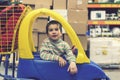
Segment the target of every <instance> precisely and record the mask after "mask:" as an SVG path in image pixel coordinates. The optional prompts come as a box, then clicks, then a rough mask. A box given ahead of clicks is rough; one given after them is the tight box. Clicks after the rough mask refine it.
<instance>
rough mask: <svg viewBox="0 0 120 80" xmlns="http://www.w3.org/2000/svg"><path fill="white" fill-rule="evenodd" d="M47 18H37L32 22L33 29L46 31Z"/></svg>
mask: <svg viewBox="0 0 120 80" xmlns="http://www.w3.org/2000/svg"><path fill="white" fill-rule="evenodd" d="M47 23H48V19H47V18H37V19H36V20H35V21H34V23H33V31H36V32H46V25H47Z"/></svg>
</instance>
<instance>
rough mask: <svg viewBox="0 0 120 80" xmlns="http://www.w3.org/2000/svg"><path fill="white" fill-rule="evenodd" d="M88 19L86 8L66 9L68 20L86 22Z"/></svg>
mask: <svg viewBox="0 0 120 80" xmlns="http://www.w3.org/2000/svg"><path fill="white" fill-rule="evenodd" d="M87 21H88V10H87V9H86V10H73V9H69V10H68V22H81V23H87Z"/></svg>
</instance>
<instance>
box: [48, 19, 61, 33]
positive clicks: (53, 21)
mask: <svg viewBox="0 0 120 80" xmlns="http://www.w3.org/2000/svg"><path fill="white" fill-rule="evenodd" d="M51 24H57V25H58V26H59V28H60V32H61V33H62V25H61V23H60V22H58V21H56V20H52V21H50V22H49V23H48V24H47V25H46V33H47V34H48V28H49V26H50V25H51Z"/></svg>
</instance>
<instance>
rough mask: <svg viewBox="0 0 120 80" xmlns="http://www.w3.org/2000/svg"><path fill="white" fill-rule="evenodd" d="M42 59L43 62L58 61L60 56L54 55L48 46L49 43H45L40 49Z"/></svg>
mask: <svg viewBox="0 0 120 80" xmlns="http://www.w3.org/2000/svg"><path fill="white" fill-rule="evenodd" d="M40 57H41V59H43V60H55V61H58V58H59V56H58V55H55V54H52V52H51V50H50V49H49V47H48V46H47V43H45V42H43V43H42V45H41V48H40Z"/></svg>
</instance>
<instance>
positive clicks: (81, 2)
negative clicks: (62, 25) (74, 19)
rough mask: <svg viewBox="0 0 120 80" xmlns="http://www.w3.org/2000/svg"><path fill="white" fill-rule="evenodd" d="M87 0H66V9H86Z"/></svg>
mask: <svg viewBox="0 0 120 80" xmlns="http://www.w3.org/2000/svg"><path fill="white" fill-rule="evenodd" d="M87 5H88V0H68V4H67V9H87Z"/></svg>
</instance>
